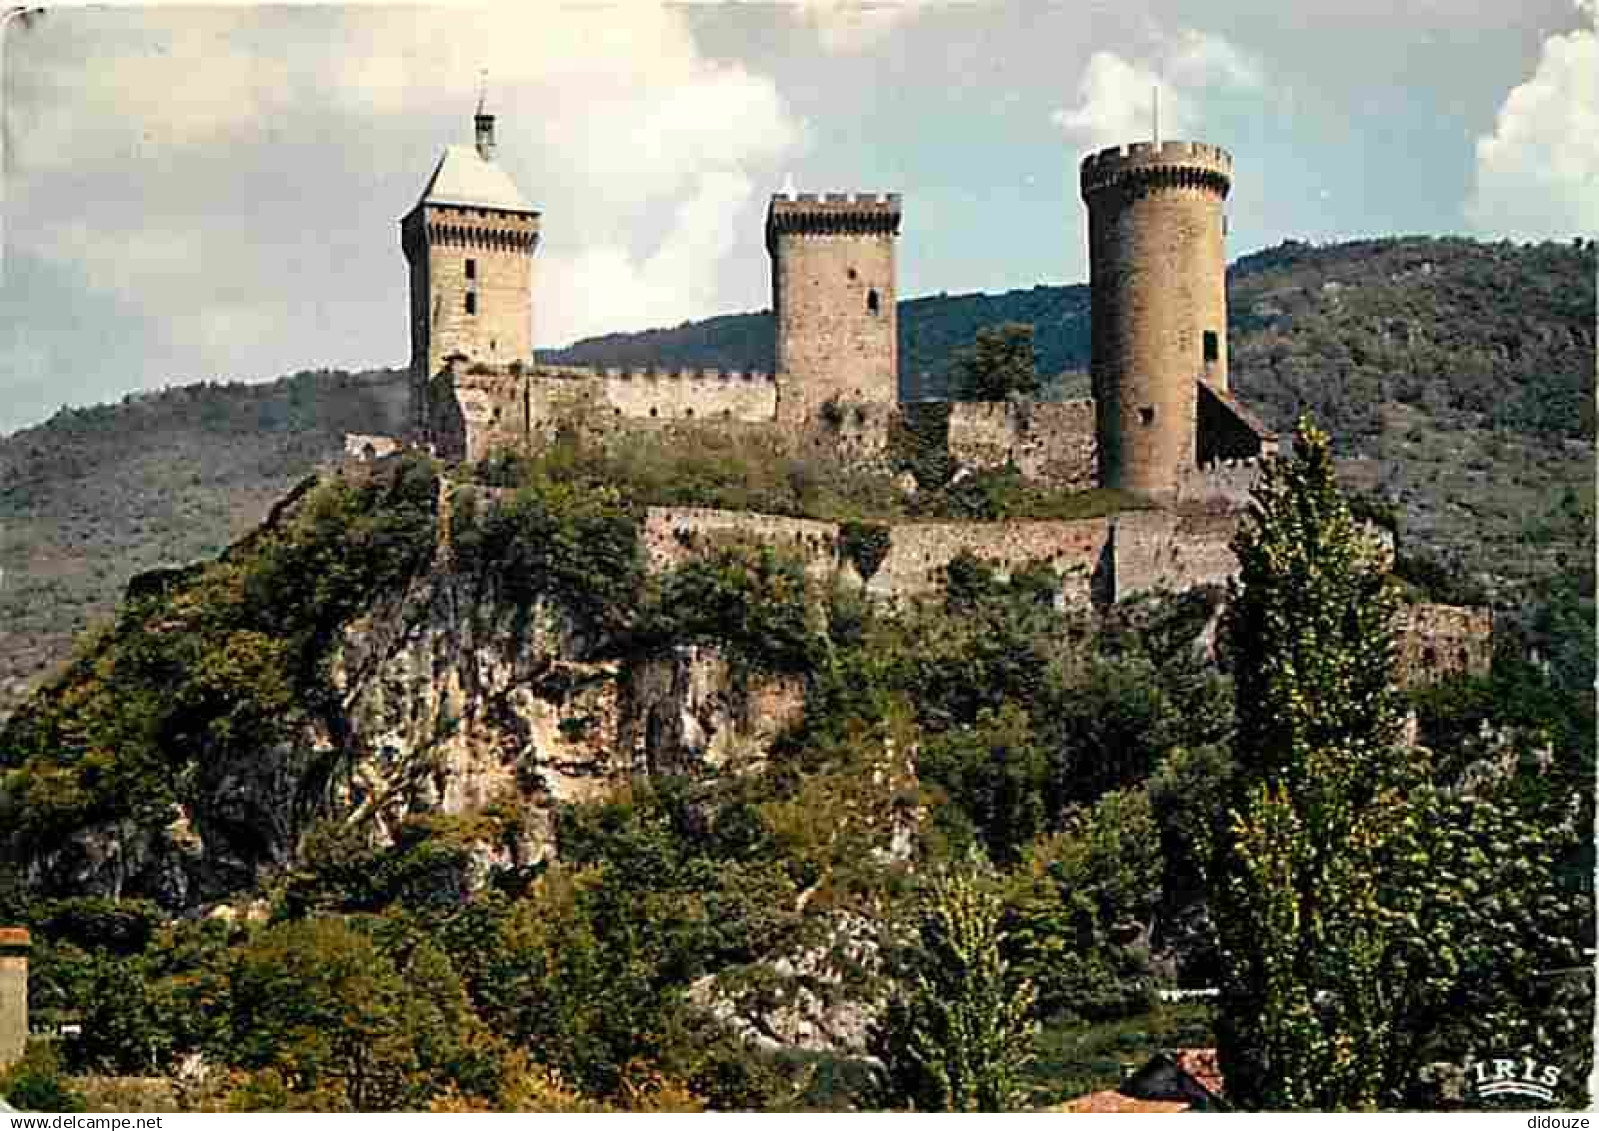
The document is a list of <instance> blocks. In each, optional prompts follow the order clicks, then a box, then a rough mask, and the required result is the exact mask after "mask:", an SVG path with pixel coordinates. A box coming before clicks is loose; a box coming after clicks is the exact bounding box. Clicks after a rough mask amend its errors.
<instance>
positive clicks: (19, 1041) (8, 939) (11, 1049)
mask: <svg viewBox="0 0 1599 1131" xmlns="http://www.w3.org/2000/svg"><path fill="white" fill-rule="evenodd" d="M29 942H30V940H29V938H28V932H27V931H26V930H25V929H23V928H22V927H0V1068H4V1067H5V1066H6V1065H8V1064H12V1063H15V1062H16V1061H18V1060H20V1059H22V1050H23V1048H24V1047H25V1046H26V1045H27V1043H28V947H29Z"/></svg>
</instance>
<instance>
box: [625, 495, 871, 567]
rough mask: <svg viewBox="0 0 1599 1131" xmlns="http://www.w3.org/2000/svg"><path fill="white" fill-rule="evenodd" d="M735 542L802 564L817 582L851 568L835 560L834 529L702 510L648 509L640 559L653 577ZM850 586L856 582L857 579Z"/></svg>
mask: <svg viewBox="0 0 1599 1131" xmlns="http://www.w3.org/2000/svg"><path fill="white" fill-rule="evenodd" d="M736 542H752V543H755V544H758V545H764V546H771V547H772V548H774V549H778V550H783V551H785V552H787V553H790V554H793V555H796V556H798V557H800V558H801V559H803V560H804V562H805V564H806V573H807V574H808V575H809V576H811V577H812V578H815V579H816V580H818V581H828V580H831V579H832V578H833V577H834V576H835V575H837V574H839V573H840V572H842V571H845V570H848V572H849V573H850V574H852V575H853V574H854V568H853V567H852V566H849V565H848V564H847V563H845V562H843V561H842V560H841V559H840V557H839V554H838V524H837V523H833V522H818V521H816V520H814V519H808V518H785V517H783V516H781V515H770V514H750V513H746V512H744V511H725V510H714V509H710V508H704V507H650V508H649V510H648V511H647V512H646V513H645V516H644V554H645V560H646V562H647V564H648V567H649V569H650V571H651V572H652V573H659V572H662V571H664V570H668V569H675V568H676V567H677V566H680V565H682V564H683V563H685V562H688V561H692V560H693V559H694V558H696V557H698V556H699V555H700V554H702V553H703V552H704V551H706V550H707V549H710V548H712V547H714V546H718V545H727V544H730V543H736ZM855 580H856V581H857V582H859V580H860V579H859V577H856V578H855Z"/></svg>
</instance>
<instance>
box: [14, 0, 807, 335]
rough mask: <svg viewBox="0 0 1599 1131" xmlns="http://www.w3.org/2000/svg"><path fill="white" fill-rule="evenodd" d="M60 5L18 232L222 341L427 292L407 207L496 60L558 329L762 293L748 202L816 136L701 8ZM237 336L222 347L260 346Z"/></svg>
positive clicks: (19, 122) (45, 55) (499, 96)
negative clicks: (750, 278) (418, 279)
mask: <svg viewBox="0 0 1599 1131" xmlns="http://www.w3.org/2000/svg"><path fill="white" fill-rule="evenodd" d="M49 21H53V22H46V21H41V27H40V30H39V32H38V34H37V35H36V36H35V37H34V39H33V40H32V41H30V42H29V43H28V44H27V45H26V48H27V49H26V50H25V51H24V50H21V49H19V48H18V46H17V45H16V44H15V43H14V44H13V45H12V49H11V50H10V51H9V52H8V56H9V62H10V64H11V67H10V75H9V76H8V78H9V79H10V80H11V82H10V83H9V85H10V86H11V91H10V93H11V94H12V95H13V97H12V98H11V99H9V100H8V103H9V105H8V107H7V110H8V113H9V116H10V119H11V120H10V123H9V125H10V127H11V128H10V140H11V142H12V143H13V144H12V147H11V152H12V156H13V159H14V160H13V164H12V168H13V172H14V174H15V176H14V177H13V179H12V181H11V182H10V184H9V185H8V186H7V187H8V189H9V190H11V191H10V192H9V193H8V200H9V201H10V202H12V203H13V204H14V205H15V206H16V211H15V213H14V215H16V216H17V217H18V222H17V224H16V225H15V226H13V225H12V224H11V223H9V221H10V219H11V217H10V216H9V215H8V218H7V219H8V224H7V235H8V236H10V237H11V238H13V239H14V240H15V241H16V243H17V245H18V246H19V247H21V248H22V249H24V250H25V251H27V252H28V253H30V254H33V255H36V256H38V257H41V258H42V259H44V260H45V261H47V262H49V263H51V264H53V265H55V266H56V267H58V268H61V269H64V270H65V271H67V272H68V273H70V274H72V275H74V276H77V277H80V278H81V279H83V280H84V282H85V284H86V285H87V286H88V287H90V288H92V289H94V290H96V291H98V292H101V293H105V294H109V295H114V296H115V297H117V298H118V299H119V300H123V301H126V302H127V303H129V304H131V305H133V306H134V307H135V308H139V309H143V310H144V311H146V313H147V314H148V315H149V317H150V318H151V320H152V323H154V324H156V325H160V326H161V327H162V334H163V336H164V337H165V336H187V337H188V338H189V340H190V341H191V342H192V345H193V346H194V348H195V349H196V351H205V352H206V353H207V355H208V356H209V355H211V354H213V353H214V352H215V351H211V350H209V344H210V343H213V342H215V343H223V342H225V340H226V338H227V335H228V334H229V333H236V334H237V335H239V336H244V335H246V334H248V335H249V336H256V335H262V336H266V337H269V338H270V337H271V336H272V329H271V328H270V327H268V326H267V323H268V322H270V320H271V319H274V318H276V319H279V320H280V325H279V326H278V329H279V330H281V331H282V332H283V334H288V333H290V332H291V331H292V330H294V329H295V328H296V327H298V328H301V329H303V328H304V327H305V321H304V319H305V313H304V312H305V310H306V309H308V308H312V309H314V308H317V307H319V306H326V305H327V304H328V303H332V302H338V303H341V304H345V305H346V307H347V308H348V307H349V306H350V304H351V303H352V300H353V298H354V297H355V296H354V295H353V294H352V292H353V291H355V290H356V289H358V288H359V290H360V292H361V294H362V296H363V297H364V298H367V299H370V297H371V295H372V294H373V293H374V291H377V290H379V289H380V288H381V287H390V288H394V287H401V286H403V268H401V267H399V266H398V265H397V264H396V263H395V262H392V261H397V260H398V251H397V249H396V247H395V245H394V242H393V239H394V237H393V231H392V220H393V219H394V217H397V216H398V215H399V214H400V213H401V212H402V211H404V209H405V208H406V207H408V206H409V205H410V203H411V201H412V200H414V198H415V197H414V194H415V193H416V191H418V190H419V189H420V188H421V186H422V183H423V182H424V180H425V178H426V176H427V174H428V172H429V170H430V169H431V167H432V162H433V160H434V158H435V157H436V155H437V153H438V151H439V150H440V149H441V148H442V147H443V146H444V144H446V143H448V142H458V141H465V140H468V138H469V136H470V114H471V111H472V108H473V105H474V102H475V100H476V97H477V92H478V87H479V83H480V75H481V73H482V72H483V71H485V70H486V71H487V76H488V91H489V104H490V109H492V110H494V111H496V112H497V113H498V114H499V115H500V128H499V133H500V143H501V144H500V159H501V161H502V163H504V164H505V165H506V166H507V168H508V169H510V170H511V171H512V172H513V175H514V176H515V178H516V179H517V181H518V183H519V185H520V187H521V189H522V191H523V194H524V195H525V196H526V197H527V198H528V199H529V200H530V201H532V202H533V203H534V204H535V206H537V207H539V208H540V209H541V210H542V211H543V212H544V214H545V233H546V236H545V242H544V245H543V247H542V249H541V251H540V254H539V265H538V267H537V268H536V278H537V280H538V282H537V288H538V289H537V293H536V295H535V310H536V311H538V313H539V324H538V326H537V327H536V330H537V340H538V341H539V342H541V343H551V342H560V341H565V340H568V339H570V338H572V337H574V336H577V335H579V334H582V333H586V332H590V331H593V330H600V329H617V328H624V327H626V328H632V327H637V326H641V325H649V324H654V323H655V322H656V321H658V320H660V319H662V318H666V317H669V318H671V319H677V320H681V319H682V318H687V317H703V316H706V315H708V314H711V313H714V312H715V311H716V310H717V309H719V308H720V307H722V306H723V305H724V304H727V303H729V302H730V301H731V302H733V303H734V304H739V305H748V304H749V302H748V300H749V298H750V297H752V296H736V297H735V296H732V295H725V294H719V293H718V291H717V286H716V284H717V280H718V278H719V277H720V276H719V268H720V267H721V266H722V265H723V264H722V262H721V261H722V259H724V258H725V256H726V255H727V253H728V251H729V249H730V246H731V241H732V240H733V239H734V238H735V237H737V238H740V239H750V240H757V241H758V239H759V233H758V231H754V232H753V233H752V232H751V231H750V230H747V229H748V225H745V226H744V227H741V228H738V229H736V230H735V229H734V228H733V227H732V216H733V213H734V211H735V210H737V209H740V208H744V207H745V206H747V205H748V204H749V203H750V201H751V199H752V188H751V185H752V184H753V183H754V182H755V181H757V180H759V181H762V182H763V183H764V182H767V181H772V180H775V178H776V175H777V172H778V170H779V167H780V165H781V163H782V162H783V161H785V160H788V159H791V158H793V157H794V156H796V155H798V153H799V152H800V150H801V149H802V148H803V145H804V131H803V128H802V125H801V123H800V122H799V121H798V120H797V119H796V118H795V117H794V116H793V114H792V113H791V111H790V109H789V107H788V105H787V104H786V102H785V100H784V99H783V97H782V95H781V93H780V92H779V91H778V89H777V87H776V84H775V83H774V82H773V81H772V80H771V79H770V78H769V77H767V76H765V75H762V74H758V73H756V72H754V71H752V70H751V69H750V68H749V67H747V66H745V65H742V64H740V63H737V62H727V61H723V60H720V59H715V58H711V57H709V56H708V55H706V54H705V53H704V52H703V51H702V50H701V49H700V46H699V44H698V43H697V42H696V40H695V37H694V33H693V30H692V28H691V26H690V21H689V19H688V16H687V14H686V13H685V11H684V10H683V9H682V8H678V7H668V6H663V5H660V4H654V3H643V2H640V3H635V4H626V5H622V6H604V7H596V6H577V5H558V6H544V5H523V4H516V5H511V4H504V5H498V6H494V7H489V8H472V7H455V8H438V7H425V8H424V7H418V8H386V9H383V10H381V11H374V10H370V9H361V8H347V9H330V8H309V9H295V10H284V9H272V8H260V9H250V8H236V9H228V10H208V9H189V8H184V9H176V10H161V9H140V10H134V11H108V10H105V9H97V10H66V11H63V12H61V13H59V15H58V13H56V12H54V11H53V12H52V13H51V14H50V16H49ZM339 194H342V196H341V195H339ZM311 210H314V212H315V215H314V216H311V215H310V214H309V213H310V211H311ZM314 225H320V226H321V227H323V229H324V230H341V231H344V232H351V231H356V230H359V231H360V232H362V233H365V232H366V230H367V226H368V225H371V227H372V230H371V234H370V236H364V235H363V240H364V241H365V242H364V243H363V244H362V245H361V249H360V250H359V252H358V253H357V256H356V258H358V259H359V262H356V261H355V260H354V259H352V258H351V256H350V255H349V254H347V253H348V250H349V246H350V244H351V243H352V241H346V244H345V246H344V247H342V248H341V249H339V251H340V254H343V258H340V254H336V253H335V251H334V250H333V249H331V248H329V247H328V246H327V241H323V243H322V244H321V245H318V244H317V243H316V242H315V241H314V240H313V239H308V238H307V237H306V235H305V233H306V232H307V231H308V230H311V229H312V228H313V226H314ZM266 232H274V233H278V234H277V235H274V236H272V237H270V238H268V237H265V236H264V234H263V233H266ZM297 239H298V240H305V241H306V242H303V243H301V244H299V245H297V246H296V244H295V241H296V240H297ZM371 248H375V249H376V250H375V251H369V250H368V249H371ZM641 249H653V250H650V251H641ZM290 252H292V253H293V255H290V254H289V253H290ZM294 255H297V256H298V257H299V260H298V263H296V262H295V261H294V259H293V256H294ZM691 260H692V262H691ZM357 270H359V271H361V272H364V274H359V275H358V274H356V272H357ZM384 271H386V272H387V274H386V275H377V274H375V272H384ZM219 278H220V279H224V280H228V281H229V285H227V286H226V288H225V289H227V290H229V291H232V290H234V289H235V288H234V287H233V286H232V285H231V284H232V282H233V281H235V280H236V281H237V282H238V287H237V290H238V291H239V293H238V294H233V293H229V294H217V293H215V283H214V280H216V279H219ZM595 284H598V285H595ZM567 286H570V287H573V288H574V291H573V292H568V293H561V294H557V293H555V289H556V288H558V287H567ZM317 288H320V290H317ZM247 293H248V294H253V295H254V296H255V298H254V300H253V301H250V300H247V299H246V294H247ZM206 307H215V308H217V309H215V310H213V311H212V312H211V313H210V314H208V315H206V316H204V317H202V316H201V315H200V314H199V313H198V311H199V310H200V309H202V308H206ZM224 308H225V309H224ZM395 310H396V312H397V314H396V322H397V323H398V326H399V327H400V331H399V332H400V334H401V335H403V333H404V331H403V325H404V323H403V306H402V305H400V304H398V303H396V304H395ZM297 320H298V321H297ZM280 337H281V335H280ZM371 337H372V336H371V335H370V334H369V335H368V339H369V340H371ZM219 348H220V347H219ZM404 348H405V343H404V342H403V341H399V342H397V343H396V344H394V345H393V346H392V348H389V349H385V350H383V351H382V353H379V354H378V357H382V356H384V355H385V354H386V355H388V356H397V355H402V354H403V352H404ZM358 352H360V351H358ZM365 352H367V354H368V356H371V354H372V353H373V352H376V351H373V350H372V349H371V347H367V349H366V351H365ZM226 353H227V354H228V357H227V358H225V359H224V358H219V359H218V360H217V361H216V364H218V365H221V364H223V362H224V361H225V360H228V361H230V360H231V359H232V358H235V357H239V356H247V352H246V351H242V350H239V349H236V348H234V349H228V350H226Z"/></svg>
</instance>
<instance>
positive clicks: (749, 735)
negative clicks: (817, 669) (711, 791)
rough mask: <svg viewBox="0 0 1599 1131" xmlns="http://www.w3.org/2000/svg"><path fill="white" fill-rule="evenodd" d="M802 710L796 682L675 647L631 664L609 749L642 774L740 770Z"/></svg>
mask: <svg viewBox="0 0 1599 1131" xmlns="http://www.w3.org/2000/svg"><path fill="white" fill-rule="evenodd" d="M804 709H805V684H804V681H803V680H801V679H799V678H797V677H793V676H779V675H767V674H762V673H754V672H748V671H742V670H740V669H739V668H737V667H736V666H734V665H732V664H730V663H729V661H728V660H727V658H726V657H724V656H723V655H722V654H721V653H720V652H719V651H718V650H716V649H713V648H706V647H703V646H701V645H695V644H689V645H682V646H680V647H678V648H675V649H673V651H672V654H671V655H669V656H665V657H660V658H657V659H650V660H644V661H641V662H639V663H637V664H635V665H632V666H631V668H630V670H629V671H628V673H627V678H626V680H625V684H624V687H623V691H622V703H621V711H620V720H621V728H620V731H619V733H618V742H617V745H618V747H619V748H620V749H622V750H625V751H628V752H630V753H631V754H632V756H633V759H634V764H635V765H638V766H641V767H643V768H645V769H646V770H648V772H650V773H665V774H696V773H704V772H707V771H710V772H722V771H730V772H736V771H740V770H747V769H750V768H752V767H754V766H755V765H757V764H758V763H759V762H760V761H761V760H762V759H764V758H765V756H766V752H767V750H768V749H770V747H771V745H772V741H773V739H775V738H776V737H777V736H778V735H779V734H780V733H781V732H782V731H783V729H784V728H786V727H788V726H790V725H791V724H793V723H795V722H796V721H798V719H799V717H800V715H801V714H802V713H803V712H804Z"/></svg>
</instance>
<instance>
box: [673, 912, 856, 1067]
mask: <svg viewBox="0 0 1599 1131" xmlns="http://www.w3.org/2000/svg"><path fill="white" fill-rule="evenodd" d="M881 968H882V959H881V955H880V949H879V941H878V928H877V925H876V924H874V923H873V922H871V921H870V920H868V919H866V918H863V917H862V916H859V915H855V914H851V913H847V912H846V913H837V914H834V915H832V916H830V918H829V922H828V924H827V929H826V932H825V937H824V940H823V941H822V943H821V944H820V945H817V946H814V947H811V948H808V949H805V950H802V951H800V952H798V953H795V954H791V955H783V956H781V957H778V958H775V959H772V960H769V961H766V962H763V963H761V964H760V977H759V978H758V979H757V982H758V985H759V989H758V990H756V991H754V992H750V991H743V990H741V988H740V986H739V985H738V979H737V977H736V975H734V976H725V975H719V974H707V975H705V976H704V977H703V978H700V979H699V980H698V981H696V982H695V983H694V984H693V985H691V986H690V987H689V991H688V998H689V1001H690V1002H691V1003H693V1004H694V1005H696V1006H698V1007H699V1008H700V1009H702V1010H704V1011H705V1013H706V1014H707V1015H708V1016H709V1017H710V1018H711V1019H712V1020H714V1021H715V1022H716V1023H717V1024H719V1025H721V1026H723V1027H725V1028H726V1029H727V1030H728V1031H730V1032H732V1033H733V1034H735V1035H737V1036H739V1037H741V1038H742V1039H743V1040H745V1041H748V1042H749V1043H751V1044H753V1045H754V1046H755V1047H757V1048H759V1049H762V1050H763V1051H766V1052H769V1053H782V1052H795V1051H803V1052H829V1053H834V1054H836V1055H841V1056H850V1057H858V1058H862V1059H867V1060H870V1059H871V1058H869V1057H867V1055H866V1053H867V1038H868V1035H869V1033H870V1031H871V1028H872V1025H873V1024H874V1023H875V1022H876V1020H877V1018H878V1016H879V1015H880V1014H881V1013H882V1011H883V1007H884V1004H885V1000H884V990H883V986H882V985H881V983H879V982H878V981H877V978H878V975H879V974H880V973H881Z"/></svg>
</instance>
